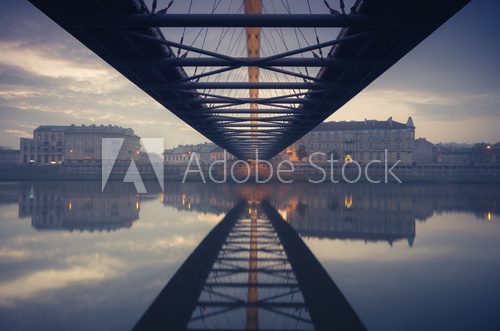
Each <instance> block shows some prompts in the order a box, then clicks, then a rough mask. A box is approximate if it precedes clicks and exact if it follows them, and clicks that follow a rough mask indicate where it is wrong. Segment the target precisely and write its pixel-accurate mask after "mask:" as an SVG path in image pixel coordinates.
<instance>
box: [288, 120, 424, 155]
mask: <svg viewBox="0 0 500 331" xmlns="http://www.w3.org/2000/svg"><path fill="white" fill-rule="evenodd" d="M414 143H415V125H414V124H413V120H412V118H411V117H409V118H408V120H407V122H406V123H400V122H396V121H394V120H393V119H392V117H390V118H389V119H387V120H386V121H376V120H365V121H350V122H345V121H343V122H324V123H321V124H320V125H318V126H317V127H316V128H315V129H314V130H312V131H311V132H309V133H308V134H306V135H305V136H304V137H302V138H301V139H299V140H298V141H297V142H295V143H294V144H293V145H292V146H290V147H289V148H288V149H286V150H285V151H284V153H286V154H288V155H290V160H292V161H301V160H302V159H303V158H304V157H307V156H311V158H312V160H313V161H318V162H326V160H328V159H330V156H331V155H332V154H333V155H334V159H337V160H346V161H349V160H356V161H357V162H359V163H368V162H370V161H372V160H381V161H383V160H384V157H385V150H387V151H388V162H389V163H395V162H396V161H397V160H401V164H412V162H413V150H414ZM317 152H321V153H325V154H326V156H324V155H320V154H314V153H317ZM313 154H314V155H313ZM301 156H302V157H301Z"/></svg>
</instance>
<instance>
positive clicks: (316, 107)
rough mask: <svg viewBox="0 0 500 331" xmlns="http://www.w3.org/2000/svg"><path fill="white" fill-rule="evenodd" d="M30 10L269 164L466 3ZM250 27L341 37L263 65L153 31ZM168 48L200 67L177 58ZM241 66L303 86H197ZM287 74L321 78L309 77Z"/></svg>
mask: <svg viewBox="0 0 500 331" xmlns="http://www.w3.org/2000/svg"><path fill="white" fill-rule="evenodd" d="M30 1H31V2H32V3H33V4H34V5H35V6H37V7H38V8H39V9H40V10H42V11H43V12H44V13H45V14H47V15H48V16H49V17H51V18H52V19H53V20H54V21H56V22H57V23H58V24H59V25H61V26H62V27H63V28H64V29H65V30H67V31H68V32H69V33H71V34H72V35H73V36H75V37H76V38H77V39H78V40H80V41H81V42H82V43H83V44H85V45H86V46H87V47H89V48H90V49H91V50H92V51H94V52H95V53H96V54H97V55H99V56H100V57H101V58H103V59H104V60H105V61H106V62H108V63H109V64H110V65H111V66H113V67H114V68H116V69H117V70H118V71H119V72H120V73H122V74H123V75H124V76H125V77H127V78H128V79H129V80H131V81H132V82H134V83H135V84H136V85H137V86H138V87H140V88H141V89H142V90H144V91H145V92H146V93H148V94H149V95H150V96H151V97H153V98H154V99H155V100H157V101H158V102H159V103H160V104H162V105H163V106H165V107H166V108H167V109H169V110H170V111H171V112H173V113H174V114H175V115H177V116H178V117H179V118H181V119H182V120H183V121H185V122H186V123H187V124H189V125H190V126H192V127H193V128H194V129H196V130H197V131H199V132H200V133H201V134H203V135H204V136H206V137H207V138H209V139H210V140H212V141H213V142H215V143H216V144H218V145H219V146H221V147H223V148H225V149H227V150H228V151H229V152H231V153H232V154H233V155H235V156H236V157H238V158H241V159H252V158H254V156H255V149H259V156H260V157H262V158H271V157H272V156H274V155H276V154H277V153H279V152H280V151H282V150H283V149H285V148H286V147H287V146H289V145H290V144H292V143H293V142H295V141H296V140H297V139H299V138H300V137H302V136H303V135H304V134H306V133H307V132H309V131H310V130H312V129H313V128H314V127H315V126H317V125H318V124H319V123H321V122H322V121H324V120H325V119H326V118H328V117H329V116H330V115H331V114H332V113H334V112H335V111H336V110H338V109H339V108H340V107H342V106H343V105H344V104H345V103H346V102H348V101H349V100H350V99H351V98H353V97H354V96H355V95H357V94H358V93H359V92H360V91H361V90H363V89H364V88H365V87H366V86H368V85H369V84H370V83H371V82H372V81H374V80H375V79H376V78H377V77H379V76H380V75H381V74H382V73H384V72H385V71H386V70H387V69H389V68H390V67H391V66H392V65H393V64H395V63H396V62H397V61H398V60H399V59H401V58H402V57H403V56H404V55H405V54H407V53H408V52H409V51H411V50H412V49H413V48H414V47H416V46H417V45H418V44H419V43H420V42H422V41H423V40H424V39H425V38H426V37H427V36H429V35H430V34H431V33H432V32H433V31H434V30H436V29H437V28H438V27H439V26H440V25H441V24H443V23H444V22H445V21H447V20H448V19H449V18H450V17H452V16H453V15H454V14H455V13H456V12H457V11H459V10H460V9H461V8H462V7H463V6H464V5H465V4H467V3H468V2H469V0H439V1H436V0H405V1H401V0H358V1H357V2H356V4H355V6H354V7H353V11H352V13H350V14H345V15H340V14H328V15H324V14H311V15H302V14H290V15H283V14H262V15H250V14H248V15H244V14H227V15H222V14H212V15H209V14H159V13H155V14H151V13H150V11H149V9H148V8H146V6H145V4H144V2H143V1H142V0H120V1H106V0H72V1H67V0H30ZM255 26H258V27H273V28H274V27H283V28H286V27H294V28H295V27H338V28H342V29H341V31H340V33H339V35H338V36H337V37H336V38H332V40H328V41H325V42H321V43H319V42H318V43H317V44H315V43H311V45H310V46H307V47H300V48H298V49H291V50H288V51H286V52H282V53H279V54H274V55H271V56H267V57H262V58H237V57H232V56H228V55H225V54H221V53H218V52H212V51H208V50H205V49H202V48H197V47H193V46H189V45H186V44H182V43H178V42H174V41H171V40H169V38H168V36H165V35H164V34H163V33H162V31H160V29H159V28H160V27H255ZM172 48H178V49H181V50H183V51H184V52H188V51H189V52H191V53H193V54H196V55H197V56H198V55H201V57H199V58H198V57H197V56H192V57H189V56H185V57H183V56H178V54H176V53H175V52H174V51H173V50H172ZM322 48H327V49H328V52H327V54H326V55H325V56H324V57H323V56H321V57H319V56H311V57H304V58H302V55H305V54H309V53H311V54H312V52H314V51H318V50H319V49H322ZM185 54H186V53H185ZM185 54H183V55H185ZM298 55H301V57H297V56H298ZM190 66H198V67H204V68H213V67H215V68H217V69H213V70H209V71H204V72H203V73H198V74H195V75H192V76H189V75H188V74H187V73H186V71H185V70H184V69H183V68H184V67H190ZM249 66H255V67H259V68H261V69H265V70H268V71H272V72H274V73H279V74H280V75H284V76H288V77H293V78H294V79H295V78H299V79H301V80H302V82H296V81H295V82H286V81H278V82H257V83H247V82H225V83H222V82H215V81H206V82H205V81H203V79H205V78H207V77H211V76H216V75H219V74H221V73H225V72H229V71H232V70H235V69H238V68H241V67H249ZM288 67H304V68H307V67H311V68H313V67H316V68H320V70H319V72H318V74H317V75H314V76H312V75H309V74H307V73H306V74H304V73H299V72H295V71H292V70H289V69H287V68H288ZM306 72H307V71H306ZM200 79H201V80H202V81H200ZM225 89H226V90H227V89H273V90H284V91H286V90H290V91H291V92H290V93H285V92H283V94H282V95H279V96H277V97H268V98H258V99H250V98H234V97H228V96H224V95H221V94H215V93H214V94H212V93H208V92H206V91H207V90H208V91H209V90H225ZM249 104H258V105H259V109H258V111H256V110H255V109H253V110H250V107H249ZM255 113H257V114H258V115H259V117H258V118H256V117H255ZM248 115H251V116H248ZM260 115H264V116H260Z"/></svg>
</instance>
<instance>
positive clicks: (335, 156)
mask: <svg viewBox="0 0 500 331" xmlns="http://www.w3.org/2000/svg"><path fill="white" fill-rule="evenodd" d="M327 157H328V158H330V157H332V158H333V159H334V160H339V159H340V154H339V152H337V151H335V150H333V151H330V152H329V153H328V155H327Z"/></svg>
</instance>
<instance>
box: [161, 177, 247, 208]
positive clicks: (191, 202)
mask: <svg viewBox="0 0 500 331" xmlns="http://www.w3.org/2000/svg"><path fill="white" fill-rule="evenodd" d="M230 191H231V187H230V185H228V186H226V185H209V184H200V183H192V184H188V183H186V184H181V183H168V184H167V185H166V186H165V192H164V193H160V200H161V202H162V203H163V204H164V205H166V206H173V207H174V208H176V209H179V210H187V211H197V212H203V213H216V214H220V213H225V212H226V211H228V210H229V209H231V208H232V207H233V206H234V204H235V202H236V201H237V199H236V197H235V196H234V195H232V194H230V193H229V192H230Z"/></svg>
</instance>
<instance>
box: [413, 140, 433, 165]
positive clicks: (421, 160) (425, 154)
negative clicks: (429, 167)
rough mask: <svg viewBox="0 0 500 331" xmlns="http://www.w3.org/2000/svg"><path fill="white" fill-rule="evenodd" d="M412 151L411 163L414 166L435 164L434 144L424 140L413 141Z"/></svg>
mask: <svg viewBox="0 0 500 331" xmlns="http://www.w3.org/2000/svg"><path fill="white" fill-rule="evenodd" d="M414 147H415V148H414V150H413V163H414V164H415V165H421V164H432V163H436V159H437V156H436V148H435V147H434V144H432V143H431V142H429V141H427V139H425V138H418V139H416V140H415V145H414Z"/></svg>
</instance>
